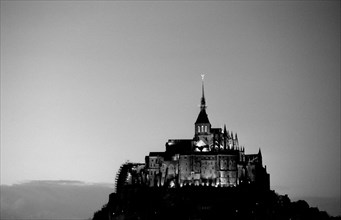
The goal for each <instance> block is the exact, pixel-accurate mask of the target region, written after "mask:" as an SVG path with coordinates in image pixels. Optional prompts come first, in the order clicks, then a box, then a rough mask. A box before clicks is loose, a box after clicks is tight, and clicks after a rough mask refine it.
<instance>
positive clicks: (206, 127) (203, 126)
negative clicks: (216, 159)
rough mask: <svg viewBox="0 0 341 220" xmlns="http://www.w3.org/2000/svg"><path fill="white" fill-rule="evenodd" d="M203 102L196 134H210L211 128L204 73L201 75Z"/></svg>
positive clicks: (196, 123) (197, 121)
mask: <svg viewBox="0 0 341 220" xmlns="http://www.w3.org/2000/svg"><path fill="white" fill-rule="evenodd" d="M201 92H202V96H201V102H200V113H199V115H198V118H197V120H196V121H195V134H196V135H197V134H209V133H210V130H211V123H210V121H209V120H208V116H207V113H206V100H205V93H204V75H201Z"/></svg>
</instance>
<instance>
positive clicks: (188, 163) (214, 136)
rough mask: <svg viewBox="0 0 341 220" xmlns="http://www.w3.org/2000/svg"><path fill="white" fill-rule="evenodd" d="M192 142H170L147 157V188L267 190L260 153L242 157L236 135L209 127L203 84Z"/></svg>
mask: <svg viewBox="0 0 341 220" xmlns="http://www.w3.org/2000/svg"><path fill="white" fill-rule="evenodd" d="M194 131H195V132H194V138H193V139H180V140H178V139H171V140H168V141H167V143H166V151H165V152H151V153H150V154H149V156H146V165H145V170H146V171H147V178H146V179H147V183H146V184H147V185H148V186H150V187H160V186H167V187H183V186H211V187H237V186H247V185H250V186H256V187H257V188H262V189H270V178H269V174H268V173H267V171H266V166H265V167H263V163H262V153H261V151H260V149H259V152H258V153H257V154H245V149H244V147H242V146H240V145H239V140H238V136H237V134H235V135H233V133H232V132H229V131H227V130H226V126H224V129H222V128H212V126H211V123H210V122H209V119H208V116H207V113H206V101H205V95H204V82H203V81H202V97H201V105H200V112H199V115H198V118H197V120H196V122H195V123H194Z"/></svg>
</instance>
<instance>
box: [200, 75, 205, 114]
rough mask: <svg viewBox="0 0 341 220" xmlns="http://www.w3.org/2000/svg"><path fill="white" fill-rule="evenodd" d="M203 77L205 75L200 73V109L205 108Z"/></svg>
mask: <svg viewBox="0 0 341 220" xmlns="http://www.w3.org/2000/svg"><path fill="white" fill-rule="evenodd" d="M204 77H205V74H201V92H202V96H201V103H200V109H201V110H203V109H206V101H205V92H204Z"/></svg>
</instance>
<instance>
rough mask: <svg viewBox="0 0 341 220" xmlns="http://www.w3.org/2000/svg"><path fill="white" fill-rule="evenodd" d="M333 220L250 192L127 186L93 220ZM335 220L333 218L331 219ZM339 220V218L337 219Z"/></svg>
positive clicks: (296, 204)
mask: <svg viewBox="0 0 341 220" xmlns="http://www.w3.org/2000/svg"><path fill="white" fill-rule="evenodd" d="M218 218H219V219H283V220H284V219H297V220H301V219H333V218H332V217H329V215H328V214H327V213H326V212H320V211H319V210H318V209H317V208H310V207H309V205H308V203H307V202H305V201H302V200H300V201H297V202H290V199H289V198H288V197H287V196H281V195H278V194H276V193H275V192H274V191H270V190H264V191H259V190H258V191H257V190H254V189H251V188H220V187H217V188H212V187H205V186H199V187H195V186H188V187H182V188H162V187H160V188H148V187H136V186H135V187H132V186H127V187H125V188H124V189H122V191H120V192H117V193H113V194H111V195H110V199H109V202H108V204H106V205H105V206H104V207H103V208H102V210H100V211H98V212H96V213H95V214H94V218H93V220H99V219H101V220H105V219H108V220H113V219H187V220H188V219H218ZM335 219H336V218H335ZM338 219H340V218H338Z"/></svg>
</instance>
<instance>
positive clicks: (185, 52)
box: [0, 1, 341, 206]
mask: <svg viewBox="0 0 341 220" xmlns="http://www.w3.org/2000/svg"><path fill="white" fill-rule="evenodd" d="M0 28H1V29H0V30H1V32H0V34H1V40H0V41H1V42H0V43H1V44H0V46H1V47H0V49H1V50H0V53H1V54H0V55H1V57H0V59H1V63H0V64H1V67H0V70H1V179H0V180H1V184H6V185H11V184H16V183H20V182H22V181H31V180H36V181H45V180H51V181H59V180H68V181H84V182H92V183H93V182H100V183H112V184H113V183H114V179H115V175H116V172H117V170H118V168H119V166H120V165H121V164H122V163H124V162H125V161H127V160H129V161H132V162H144V157H145V156H146V155H148V154H149V152H151V151H164V150H165V142H166V141H167V140H168V139H181V138H185V139H190V138H193V136H194V122H195V120H196V117H197V115H198V113H199V104H200V97H201V76H200V75H201V74H206V75H205V97H206V104H207V105H208V108H207V113H208V116H209V119H210V122H211V124H212V126H213V127H222V126H223V125H224V124H226V127H227V129H228V130H230V131H231V130H232V131H233V132H234V133H236V132H237V133H238V138H239V143H240V144H241V145H243V146H244V147H245V153H246V154H252V153H257V152H258V149H259V148H261V151H262V154H263V163H264V164H265V165H266V166H267V170H268V172H269V173H270V184H271V188H272V189H274V190H275V191H276V192H278V193H280V194H288V195H289V197H295V198H300V197H302V198H303V197H320V198H332V197H333V198H337V200H336V201H337V203H338V205H339V206H340V194H341V192H340V167H341V165H340V157H341V156H340V2H339V1H226V2H225V1H214V2H208V1H199V2H196V1H163V2H156V1H128V2H122V1H100V2H94V1H1V27H0Z"/></svg>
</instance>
